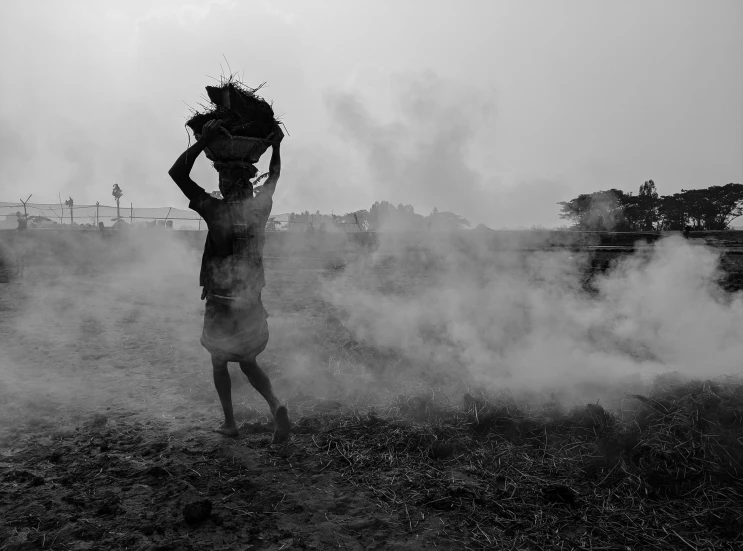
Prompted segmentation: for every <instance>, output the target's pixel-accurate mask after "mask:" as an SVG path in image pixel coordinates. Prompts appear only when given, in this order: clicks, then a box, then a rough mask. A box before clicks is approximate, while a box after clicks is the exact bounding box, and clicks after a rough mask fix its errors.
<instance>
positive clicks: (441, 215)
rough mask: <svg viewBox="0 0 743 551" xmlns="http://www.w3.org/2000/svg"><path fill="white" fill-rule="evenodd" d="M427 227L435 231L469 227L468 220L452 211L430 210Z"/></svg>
mask: <svg viewBox="0 0 743 551" xmlns="http://www.w3.org/2000/svg"><path fill="white" fill-rule="evenodd" d="M427 221H428V227H429V229H432V230H436V231H456V230H463V229H464V228H469V227H470V221H469V220H467V219H466V218H465V217H464V216H460V215H459V214H455V213H453V212H439V211H436V212H432V213H431V215H430V216H428V218H427Z"/></svg>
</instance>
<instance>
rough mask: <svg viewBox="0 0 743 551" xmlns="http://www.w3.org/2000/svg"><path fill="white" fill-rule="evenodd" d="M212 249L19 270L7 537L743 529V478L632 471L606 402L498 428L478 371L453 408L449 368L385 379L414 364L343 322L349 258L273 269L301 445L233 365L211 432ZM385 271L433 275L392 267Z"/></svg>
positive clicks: (267, 538) (272, 369)
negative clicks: (135, 265)
mask: <svg viewBox="0 0 743 551" xmlns="http://www.w3.org/2000/svg"><path fill="white" fill-rule="evenodd" d="M197 260H198V258H197V257H195V256H194V257H193V258H188V259H187V260H183V261H182V262H183V263H185V265H179V266H178V267H177V268H174V269H173V270H172V272H169V271H166V272H157V274H158V277H159V278H160V279H159V281H160V282H161V283H158V284H153V283H152V279H151V277H148V279H147V280H146V281H145V280H143V279H142V278H140V277H138V276H137V275H136V273H135V272H131V273H130V272H126V270H123V269H122V268H120V267H118V266H117V267H116V270H115V271H116V273H117V274H119V275H116V276H114V275H112V274H113V273H114V272H113V271H112V269H107V268H103V269H97V270H91V269H89V266H88V267H86V268H85V269H84V270H83V271H82V272H76V268H70V267H67V268H65V269H60V270H57V271H54V270H49V269H42V267H41V266H40V265H38V264H37V265H36V266H33V265H32V266H30V267H29V269H28V272H27V274H26V276H25V277H24V278H23V279H20V280H12V281H10V282H8V283H0V287H2V288H1V290H0V335H1V337H0V346H1V347H2V355H3V359H2V360H0V361H2V364H1V365H2V367H3V379H2V380H1V381H0V416H2V419H3V422H2V425H1V426H0V454H1V455H0V519H2V520H1V521H0V549H2V550H11V549H12V550H20V549H59V550H63V549H64V550H82V549H136V550H144V549H153V550H175V549H267V550H284V549H286V550H289V549H438V548H441V549H646V548H647V549H682V548H692V549H712V548H714V549H739V548H740V546H741V543H743V535H742V532H741V529H742V526H743V520H742V519H741V516H740V515H741V509H740V507H739V506H735V505H731V503H734V501H735V496H736V495H737V496H740V493H738V492H740V491H741V488H740V484H739V481H738V479H737V478H735V476H737V475H731V474H730V472H723V473H720V474H719V476H718V475H715V476H714V477H711V478H710V479H709V484H708V485H707V486H705V487H704V488H703V489H704V490H705V492H706V493H705V494H704V495H705V496H707V497H706V498H705V497H704V496H702V495H701V494H699V492H698V491H697V490H695V488H697V487H699V481H698V479H692V478H689V479H688V480H687V479H686V478H685V479H683V481H681V482H678V481H677V480H676V479H675V478H674V481H673V482H667V481H666V480H665V479H662V480H660V482H658V480H655V479H652V478H648V477H644V478H643V476H644V475H643V476H640V474H641V472H640V470H637V471H633V470H632V469H633V467H632V465H631V464H632V461H635V460H636V461H635V462H636V463H637V465H640V464H641V463H642V461H647V457H649V456H647V457H646V456H643V457H644V458H645V459H643V458H640V459H637V457H635V455H632V453H634V452H632V453H630V455H631V456H632V459H631V461H630V460H628V463H627V465H629V466H627V467H625V466H624V465H625V464H624V463H621V462H620V460H619V456H620V455H621V454H622V453H624V452H625V451H626V450H624V451H623V450H619V449H615V450H613V451H612V449H609V448H611V446H609V447H608V448H607V445H606V442H605V439H603V437H600V433H601V430H603V429H606V427H607V426H608V425H607V423H608V424H609V425H611V426H612V427H613V426H614V425H612V424H611V423H613V421H612V422H609V421H607V419H608V417H606V416H605V415H604V414H603V412H602V411H598V410H595V409H587V410H586V412H587V413H585V415H584V416H583V417H581V418H580V419H578V420H577V421H574V422H572V421H571V423H573V424H569V429H564V430H566V431H568V432H564V433H563V432H560V431H561V430H563V429H559V430H558V429H557V428H554V427H555V426H556V425H550V426H552V427H553V428H554V431H553V430H552V429H550V431H551V432H550V434H549V435H548V434H547V430H546V429H545V426H546V425H543V424H542V425H535V424H533V423H532V422H531V421H529V419H526V418H524V419H521V418H518V419H517V418H516V417H515V416H514V414H512V413H509V414H508V415H506V414H503V413H502V412H501V413H499V414H498V416H497V417H492V418H491V421H488V423H489V424H488V423H485V422H484V417H483V418H481V417H480V416H482V415H483V412H484V411H485V409H486V408H485V409H483V408H484V407H485V406H482V405H481V404H480V405H478V404H479V403H478V402H477V400H476V399H474V398H472V396H470V394H468V392H467V391H468V387H467V385H466V382H463V381H461V380H454V381H452V380H442V381H438V383H440V385H443V386H447V385H448V387H447V388H449V389H450V392H449V393H448V396H450V397H451V400H452V402H451V404H450V405H449V406H447V407H448V408H449V409H447V410H446V414H441V415H439V413H437V412H438V411H439V410H437V409H436V408H435V407H434V405H433V404H434V401H433V400H432V398H430V397H426V396H427V394H426V393H427V392H428V391H429V389H430V388H433V387H434V385H435V384H437V382H436V381H428V382H427V383H426V385H420V384H418V385H417V386H416V384H417V383H416V382H415V381H408V380H405V379H404V378H402V377H401V378H399V379H395V378H394V377H384V378H380V377H376V376H375V374H376V373H378V369H380V367H379V366H384V368H385V369H387V370H388V371H387V372H388V373H389V370H390V369H391V368H394V367H395V366H397V365H399V364H401V362H408V364H410V362H411V361H412V360H409V359H406V360H403V359H402V358H400V357H399V356H396V355H395V354H394V353H392V352H390V351H386V350H376V349H369V348H365V347H364V345H363V343H359V342H358V341H357V340H355V339H354V336H353V334H352V333H350V332H349V331H348V330H347V329H345V326H344V323H343V322H344V316H345V313H344V312H340V311H337V310H335V309H334V308H333V307H332V306H331V305H329V304H328V303H327V302H326V301H324V300H323V295H322V292H321V282H322V280H323V278H326V277H333V276H332V271H333V270H332V269H331V270H328V269H326V268H322V269H300V268H298V267H297V266H296V265H293V266H287V265H286V264H285V263H282V262H278V261H276V262H268V265H267V280H268V281H269V285H268V287H267V289H266V291H265V293H264V303H265V305H266V308H267V310H268V311H269V312H270V315H271V317H270V318H269V321H270V322H271V333H272V335H271V344H270V345H269V348H268V349H267V350H266V352H265V353H264V354H263V355H262V356H261V357H260V362H261V365H263V366H264V368H265V369H266V371H267V372H268V374H269V376H270V377H271V378H272V380H273V381H274V386H275V388H276V390H277V393H278V394H279V396H280V397H282V398H283V399H284V400H285V401H286V403H287V404H288V406H289V408H290V412H291V416H292V421H293V423H294V427H293V433H292V437H291V440H290V442H289V443H287V444H284V445H272V444H270V436H271V434H270V432H271V424H270V420H269V418H268V415H267V414H268V411H267V407H266V406H265V403H263V402H262V401H260V400H259V399H258V398H257V396H256V393H255V392H254V391H253V390H252V388H251V387H249V385H248V384H247V382H246V381H245V380H244V378H243V377H242V376H241V375H240V374H239V373H238V372H235V371H233V372H232V373H233V395H234V400H235V407H236V418H237V421H238V424H239V425H240V429H241V435H240V437H239V438H237V439H227V438H223V437H221V436H219V435H216V434H214V433H212V432H211V428H212V427H214V426H216V425H217V424H218V423H219V422H220V415H221V412H220V408H219V405H218V402H217V399H216V393H215V391H214V390H213V386H212V383H211V372H210V367H209V362H208V355H207V353H206V352H205V351H204V350H203V349H202V348H201V346H200V345H199V343H198V335H199V333H200V330H201V316H202V313H203V303H201V302H199V300H198V293H199V289H198V287H197V286H196V285H195V281H194V275H193V274H194V271H193V269H195V267H196V266H197ZM179 262H181V260H179ZM158 266H159V264H158ZM122 270H123V271H125V272H126V274H125V276H126V277H123V276H121V277H120V273H121V272H122ZM150 276H151V274H150ZM368 284H369V285H377V286H380V287H388V288H393V291H394V292H404V291H405V286H406V285H413V284H414V282H413V281H412V280H410V279H405V278H399V277H395V278H394V279H390V280H389V281H387V280H385V275H384V274H383V273H382V274H377V275H376V276H374V278H373V281H371V282H369V283H368ZM411 365H412V364H411ZM308 366H309V367H311V369H309V368H308ZM393 370H394V369H393ZM454 379H456V377H454ZM429 394H430V393H429ZM437 403H438V402H437ZM499 411H500V410H499ZM478 412H479V415H480V416H478ZM493 419H495V420H493ZM586 419H588V421H587V424H586V421H585V420H586ZM562 426H563V425H560V427H562ZM565 426H567V425H565ZM735 426H736V427H737V426H738V425H735ZM568 433H569V434H568ZM560 435H562V436H560ZM596 435H599V436H596ZM563 436H564V438H563ZM679 438H682V436H679ZM548 440H549V442H548ZM679 441H680V440H679ZM597 450H598V452H597ZM647 453H650V452H647ZM653 457H655V456H653ZM640 468H641V467H639V466H638V467H637V469H640ZM621 469H626V470H625V471H624V472H625V473H626V476H624V475H622V476H618V474H619V471H620V470H621ZM654 472H655V471H654ZM731 477H732V478H731ZM679 480H680V479H679ZM694 484H697V486H694ZM692 494H693V496H694V497H693V498H694V499H699V500H704V499H708V500H709V504H708V505H705V507H706V509H703V510H706V511H707V513H705V514H707V515H708V516H707V517H704V518H701V517H700V516H699V514H698V509H694V510H691V509H690V508H689V506H688V504H689V501H688V500H689V499H691V497H689V496H691V495H692ZM700 496H701V497H700ZM731 496H732V497H731ZM736 507H737V508H736ZM627 510H630V511H632V513H631V515H627V514H626V511H627Z"/></svg>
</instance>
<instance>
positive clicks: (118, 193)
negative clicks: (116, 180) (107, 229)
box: [111, 184, 124, 221]
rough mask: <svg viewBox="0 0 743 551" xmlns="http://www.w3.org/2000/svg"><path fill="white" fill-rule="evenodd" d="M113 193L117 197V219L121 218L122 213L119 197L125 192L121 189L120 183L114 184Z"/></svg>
mask: <svg viewBox="0 0 743 551" xmlns="http://www.w3.org/2000/svg"><path fill="white" fill-rule="evenodd" d="M111 195H113V196H114V198H115V199H116V220H117V221H119V220H121V213H120V211H119V199H121V197H122V196H123V195H124V192H123V191H121V188H120V187H119V184H114V190H113V191H112V192H111Z"/></svg>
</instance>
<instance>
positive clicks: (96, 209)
mask: <svg viewBox="0 0 743 551" xmlns="http://www.w3.org/2000/svg"><path fill="white" fill-rule="evenodd" d="M99 204H100V203H98V201H96V202H95V227H96V228H97V227H98V224H100V222H98V206H99Z"/></svg>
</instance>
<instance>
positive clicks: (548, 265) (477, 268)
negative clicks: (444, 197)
mask: <svg viewBox="0 0 743 551" xmlns="http://www.w3.org/2000/svg"><path fill="white" fill-rule="evenodd" d="M383 239H384V238H383ZM419 245H420V244H419ZM412 250H413V248H410V247H402V246H400V245H399V243H395V242H392V240H389V241H387V245H386V246H385V245H383V246H382V247H381V248H380V251H379V252H378V253H377V255H376V258H375V259H373V260H371V262H372V263H377V264H379V263H384V262H387V263H391V265H393V266H396V267H397V268H393V269H396V270H397V274H396V275H395V276H394V278H393V279H394V281H395V283H396V284H397V285H398V287H399V288H400V289H404V292H399V293H398V292H393V293H386V292H382V291H381V290H380V289H379V288H369V287H368V286H367V287H366V288H364V285H363V281H364V280H363V279H362V278H361V275H362V273H363V272H365V271H366V270H368V269H369V265H368V264H365V265H364V266H357V267H355V268H354V267H351V268H350V269H349V271H348V273H347V274H345V275H344V277H343V278H340V279H338V280H336V281H334V282H332V283H330V284H328V285H327V286H326V292H327V296H328V298H329V300H331V301H332V302H333V303H335V304H336V305H337V306H339V307H342V308H343V309H345V310H346V311H347V312H348V314H349V316H350V317H349V320H348V322H347V326H348V327H349V328H350V329H351V330H353V331H355V332H357V333H358V335H359V336H360V337H361V338H363V339H366V340H368V341H370V342H371V343H374V344H376V345H378V346H383V347H391V348H393V349H396V350H398V351H401V352H403V353H404V354H406V355H408V356H409V357H411V358H414V359H419V360H422V361H425V362H428V364H429V365H430V369H431V370H438V371H444V372H446V371H447V370H448V371H450V372H451V373H455V372H456V371H457V369H458V368H460V367H464V368H465V369H466V370H467V372H468V373H469V374H470V375H472V376H473V377H474V378H475V379H476V380H479V381H481V382H483V383H487V384H490V385H507V386H509V387H512V388H517V387H519V388H529V389H533V390H536V389H547V388H566V387H572V386H575V385H581V384H594V383H600V384H607V383H608V384H610V383H612V382H616V381H617V380H619V379H623V378H626V377H629V376H633V375H636V374H638V373H641V374H643V375H651V374H656V373H661V372H668V371H679V372H681V373H683V374H685V375H687V376H691V377H700V378H704V377H714V376H717V375H722V374H732V373H737V372H738V371H739V369H740V367H739V358H740V357H741V353H743V300H742V299H741V297H740V296H739V295H733V296H730V295H726V294H724V293H723V292H722V291H721V289H720V288H719V286H717V284H716V280H717V278H718V277H719V275H720V274H719V271H718V260H719V259H718V254H717V252H716V251H714V250H711V249H709V248H707V247H703V246H695V245H690V244H688V242H686V241H684V240H682V239H680V238H669V239H664V240H662V241H660V242H658V243H657V244H655V245H654V246H650V247H647V248H641V249H639V250H638V252H636V253H634V254H633V255H630V256H628V257H626V258H624V259H623V260H621V261H619V262H618V263H617V264H616V265H615V266H614V267H613V268H611V269H610V270H609V271H608V272H607V273H606V274H604V275H602V276H599V277H598V278H597V279H596V281H595V287H596V290H597V292H594V293H587V292H585V291H584V290H583V289H582V288H581V287H582V279H583V275H582V274H583V273H584V269H585V267H586V266H585V263H586V261H587V257H586V256H585V255H576V254H571V253H569V252H532V253H527V252H508V251H500V252H492V251H489V250H487V249H486V247H484V246H483V247H481V248H480V249H479V250H474V251H472V250H471V251H469V252H467V253H465V252H464V251H462V250H461V249H459V248H457V246H455V245H452V244H451V242H449V241H448V240H447V239H446V238H442V239H441V240H439V241H436V240H431V241H429V243H428V244H426V245H425V246H423V247H422V248H421V247H420V246H418V247H417V252H415V253H414V252H412ZM390 258H391V259H392V260H391V259H390ZM433 264H436V266H435V267H432V266H433ZM406 277H407V281H406ZM413 279H414V280H415V281H414V280H413Z"/></svg>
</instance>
